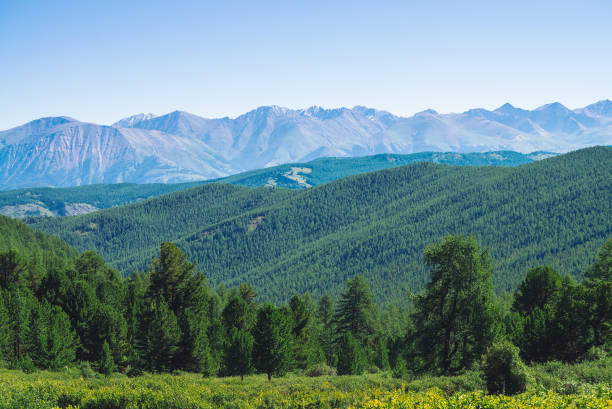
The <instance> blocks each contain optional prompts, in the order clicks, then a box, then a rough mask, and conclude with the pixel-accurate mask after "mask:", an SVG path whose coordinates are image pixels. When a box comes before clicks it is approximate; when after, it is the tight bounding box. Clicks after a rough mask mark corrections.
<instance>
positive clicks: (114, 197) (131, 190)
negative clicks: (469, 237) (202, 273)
mask: <svg viewBox="0 0 612 409" xmlns="http://www.w3.org/2000/svg"><path fill="white" fill-rule="evenodd" d="M554 155H555V154H553V153H547V152H534V153H530V154H523V153H519V152H512V151H500V152H477V153H455V152H422V153H415V154H408V155H399V154H380V155H373V156H364V157H357V158H321V159H316V160H314V161H312V162H308V163H289V164H285V165H280V166H274V167H270V168H265V169H258V170H253V171H249V172H243V173H239V174H237V175H232V176H228V177H226V178H222V179H216V180H209V181H201V182H189V183H177V184H163V183H151V184H135V183H118V184H106V185H104V184H103V185H86V186H77V187H65V188H50V187H38V188H29V189H19V190H10V191H5V192H0V214H4V215H5V216H11V217H28V216H74V215H78V214H85V213H91V212H93V211H96V210H99V209H106V208H109V207H112V206H120V205H125V204H129V203H134V202H138V201H141V200H145V199H149V198H151V197H155V196H161V195H163V194H167V193H172V192H177V191H179V190H184V189H188V188H190V187H195V186H201V185H203V184H206V183H211V182H216V183H231V184H235V185H240V186H249V187H259V186H278V187H286V188H289V189H301V188H306V187H310V186H316V185H320V184H323V183H327V182H331V181H334V180H337V179H340V178H343V177H346V176H351V175H356V174H359V173H365V172H372V171H375V170H381V169H387V168H391V167H397V166H402V165H407V164H410V163H416V162H426V161H428V162H435V163H446V164H449V165H465V166H484V165H494V166H517V165H521V164H524V163H529V162H533V161H534V160H538V159H542V158H546V157H549V156H554Z"/></svg>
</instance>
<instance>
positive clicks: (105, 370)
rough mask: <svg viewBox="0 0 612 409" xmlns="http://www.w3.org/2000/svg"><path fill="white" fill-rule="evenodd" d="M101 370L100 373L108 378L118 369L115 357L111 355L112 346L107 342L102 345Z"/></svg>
mask: <svg viewBox="0 0 612 409" xmlns="http://www.w3.org/2000/svg"><path fill="white" fill-rule="evenodd" d="M99 368H100V373H101V374H104V375H106V376H108V375H110V374H112V373H113V372H114V371H115V369H116V368H115V361H114V360H113V355H112V354H111V350H110V346H109V345H108V342H106V341H105V342H104V343H103V344H102V352H101V354H100V363H99Z"/></svg>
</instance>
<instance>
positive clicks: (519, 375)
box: [482, 341, 529, 395]
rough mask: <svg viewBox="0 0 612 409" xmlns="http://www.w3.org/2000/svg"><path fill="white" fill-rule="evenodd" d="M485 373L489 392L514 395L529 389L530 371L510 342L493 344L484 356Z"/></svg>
mask: <svg viewBox="0 0 612 409" xmlns="http://www.w3.org/2000/svg"><path fill="white" fill-rule="evenodd" d="M482 366H483V368H482V369H483V373H484V378H485V382H486V384H487V390H488V391H489V393H493V394H499V393H502V394H504V395H514V394H517V393H520V392H523V391H525V389H527V384H528V382H529V372H528V370H527V367H526V366H525V364H524V363H523V361H521V358H520V357H519V349H518V348H517V347H515V346H514V345H512V344H511V343H510V342H507V341H504V342H501V343H496V344H493V345H492V346H491V347H490V348H489V350H488V351H487V353H486V354H485V356H484V361H483V365H482Z"/></svg>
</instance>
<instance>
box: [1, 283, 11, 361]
mask: <svg viewBox="0 0 612 409" xmlns="http://www.w3.org/2000/svg"><path fill="white" fill-rule="evenodd" d="M4 304H5V303H4V296H3V294H2V290H0V359H5V360H6V359H7V358H8V355H9V348H10V344H11V333H10V331H11V321H10V318H9V315H8V310H7V309H6V307H5V305H4Z"/></svg>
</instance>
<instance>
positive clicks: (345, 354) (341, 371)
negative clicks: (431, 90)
mask: <svg viewBox="0 0 612 409" xmlns="http://www.w3.org/2000/svg"><path fill="white" fill-rule="evenodd" d="M367 362H368V361H367V358H366V354H365V351H364V350H363V347H362V346H361V343H360V342H359V341H358V340H356V339H355V337H353V334H351V333H350V331H347V332H345V333H344V334H343V335H342V337H341V338H340V340H339V341H338V368H337V369H338V375H361V374H362V373H363V371H365V369H366V366H367Z"/></svg>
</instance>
